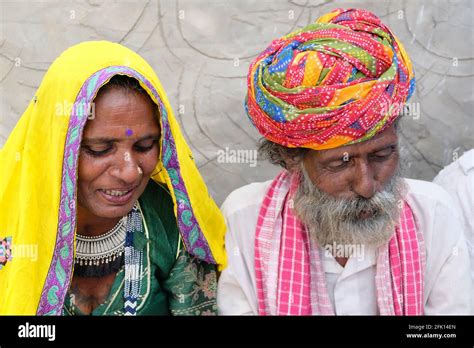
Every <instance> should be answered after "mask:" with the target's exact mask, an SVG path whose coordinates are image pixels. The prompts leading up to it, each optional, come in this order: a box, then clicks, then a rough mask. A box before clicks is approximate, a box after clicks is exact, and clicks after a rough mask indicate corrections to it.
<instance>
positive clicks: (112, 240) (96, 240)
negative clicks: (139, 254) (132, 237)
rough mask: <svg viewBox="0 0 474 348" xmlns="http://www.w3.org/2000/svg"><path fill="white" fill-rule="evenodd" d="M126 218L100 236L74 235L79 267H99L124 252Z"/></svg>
mask: <svg viewBox="0 0 474 348" xmlns="http://www.w3.org/2000/svg"><path fill="white" fill-rule="evenodd" d="M126 218H127V217H126V216H124V217H123V218H121V219H120V221H119V222H118V223H117V224H116V225H115V226H114V227H113V228H112V229H111V230H110V231H108V232H107V233H105V234H102V235H100V236H82V235H80V234H76V258H75V261H74V263H75V264H76V265H79V266H100V265H103V264H108V263H109V262H113V261H115V260H116V259H117V258H118V257H121V256H122V255H123V253H124V250H125V235H126V228H125V222H126Z"/></svg>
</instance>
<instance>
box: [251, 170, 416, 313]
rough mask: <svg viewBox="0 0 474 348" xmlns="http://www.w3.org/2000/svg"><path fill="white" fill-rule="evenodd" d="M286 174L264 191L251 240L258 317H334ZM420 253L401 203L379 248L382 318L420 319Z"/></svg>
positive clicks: (295, 182) (319, 265)
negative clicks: (392, 231) (396, 221)
mask: <svg viewBox="0 0 474 348" xmlns="http://www.w3.org/2000/svg"><path fill="white" fill-rule="evenodd" d="M298 180H299V179H298V177H297V176H296V175H293V176H290V174H289V173H288V172H287V171H283V172H282V173H280V174H279V175H278V176H277V177H276V179H275V180H273V182H272V184H271V185H270V188H269V189H268V191H267V193H266V195H265V198H264V200H263V203H262V207H261V209H260V214H259V217H258V221H257V230H256V237H255V275H256V284H257V295H258V311H259V314H260V315H334V309H333V308H332V304H331V302H330V299H329V295H328V292H327V287H326V279H325V274H324V270H323V267H322V263H321V259H320V257H319V251H318V246H317V245H316V244H315V243H314V242H313V241H312V238H308V234H307V233H306V230H305V227H304V225H303V223H302V222H301V221H300V220H299V219H298V218H297V217H296V216H295V215H294V214H293V213H292V208H293V200H292V199H290V198H291V197H293V194H294V192H295V191H296V189H297V187H298V184H299V181H298ZM424 269H425V249H424V243H423V236H422V234H421V233H419V232H418V231H417V228H416V226H415V221H414V217H413V213H412V211H411V208H410V206H409V205H408V204H407V203H406V202H404V206H403V208H402V211H401V216H400V222H399V224H398V226H397V227H396V229H395V234H394V236H393V237H392V238H391V239H390V241H389V242H388V243H387V244H386V245H384V246H381V247H380V248H379V252H378V258H377V266H376V275H375V282H376V292H377V304H378V307H379V311H380V314H381V315H423V307H424V305H423V275H424Z"/></svg>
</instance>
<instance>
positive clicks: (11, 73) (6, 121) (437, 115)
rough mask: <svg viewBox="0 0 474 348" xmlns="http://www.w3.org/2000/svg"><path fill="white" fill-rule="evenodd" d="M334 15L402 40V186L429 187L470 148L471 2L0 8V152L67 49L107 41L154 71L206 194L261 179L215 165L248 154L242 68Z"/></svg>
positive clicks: (262, 168) (260, 170)
mask: <svg viewBox="0 0 474 348" xmlns="http://www.w3.org/2000/svg"><path fill="white" fill-rule="evenodd" d="M335 7H344V8H348V7H362V8H366V9H368V10H371V11H373V12H374V13H376V14H377V15H378V16H379V17H380V18H382V20H383V21H384V22H385V23H386V24H388V25H389V26H390V27H391V28H392V30H393V31H394V32H395V34H396V35H397V36H398V37H399V39H400V40H401V41H402V42H403V43H404V45H405V48H406V49H407V51H408V53H409V55H410V56H411V58H412V60H413V62H414V65H415V73H416V76H417V90H416V93H415V94H414V97H413V99H412V100H411V102H413V103H415V104H414V106H415V107H419V108H420V109H419V111H420V114H419V115H414V116H409V117H408V116H407V117H405V118H404V121H403V128H402V134H401V135H402V142H403V148H402V153H403V155H404V162H405V168H406V174H407V176H409V177H413V178H419V179H426V180H431V179H432V178H433V177H434V176H435V175H436V174H437V172H438V171H439V170H440V169H441V168H442V167H443V166H445V165H447V164H448V163H450V162H451V161H452V160H453V158H456V157H457V156H460V155H461V154H462V153H463V152H464V151H465V150H466V149H470V148H472V147H474V138H473V136H472V132H473V123H474V122H473V104H474V97H473V59H474V53H473V47H474V45H473V29H474V28H473V19H474V14H473V2H472V1H470V0H451V1H428V0H410V1H322V0H321V1H318V0H290V1H284V0H272V1H268V0H258V1H257V0H234V1H231V0H228V1H224V0H179V1H178V0H176V1H172V0H161V1H159V0H150V1H105V0H104V1H101V0H89V1H3V0H2V1H1V2H0V16H1V17H0V25H1V26H0V145H3V144H4V143H5V141H6V139H7V138H8V135H9V134H10V132H11V130H12V129H13V127H14V126H15V124H16V122H17V120H18V118H19V117H20V116H21V114H22V112H23V110H24V109H25V107H26V105H27V104H28V102H29V100H30V99H31V98H32V97H33V96H34V93H35V90H36V89H37V87H38V86H39V84H40V82H41V80H42V78H43V76H44V74H45V72H46V70H47V69H48V66H49V65H50V64H51V62H52V61H53V60H54V59H55V58H56V57H57V56H58V55H59V54H60V53H61V52H62V51H63V50H65V49H66V48H68V47H69V46H71V45H74V44H76V43H79V42H81V41H85V40H98V39H106V40H111V41H115V42H120V43H122V44H124V45H125V46H127V47H129V48H131V49H133V50H135V51H137V52H138V53H139V54H141V55H142V56H143V57H144V58H145V59H147V60H148V62H149V63H150V64H151V65H152V67H153V68H154V69H155V71H156V72H157V73H158V76H159V77H160V79H161V81H162V83H163V85H164V87H165V89H166V91H167V93H168V97H169V98H170V101H171V103H172V105H173V106H174V109H175V112H176V115H177V117H178V118H179V122H180V123H181V126H182V129H183V131H184V134H185V136H186V138H187V140H188V141H189V144H190V146H191V148H192V150H193V153H194V156H195V159H196V161H197V164H198V166H199V168H200V170H201V173H202V174H203V176H204V178H205V180H206V182H207V183H208V185H209V188H210V192H211V194H212V195H213V196H214V197H215V199H216V200H217V202H218V203H221V202H222V201H223V199H224V198H225V197H226V195H227V194H228V193H230V192H231V191H232V190H233V189H235V188H237V187H239V186H241V185H244V184H246V183H248V182H252V181H257V180H258V181H261V180H267V179H269V178H271V177H272V175H274V174H275V173H276V172H277V168H274V167H272V166H271V165H269V164H268V163H266V162H263V161H261V162H258V164H257V166H256V167H253V164H252V161H249V163H240V164H239V163H228V162H229V161H227V162H226V161H225V158H224V161H222V157H219V154H221V152H220V151H227V154H232V151H234V150H238V149H241V150H242V149H243V150H252V149H254V148H255V143H256V140H257V139H258V138H259V137H258V134H257V132H256V131H255V130H254V129H253V128H252V126H251V124H250V122H249V121H248V120H247V117H246V115H245V112H244V109H243V100H244V96H245V92H246V88H245V86H246V81H245V76H246V73H247V69H248V65H249V63H250V61H251V60H252V59H253V58H254V57H255V56H256V55H257V54H258V53H259V52H260V51H262V50H263V49H264V48H265V47H266V46H267V45H268V44H269V43H270V42H271V40H273V39H275V38H277V37H279V36H281V35H284V34H286V33H288V32H289V31H291V30H293V29H295V28H299V27H302V26H304V25H306V24H308V23H310V22H312V21H314V20H315V19H316V18H317V17H319V15H321V14H322V13H325V12H328V11H329V10H331V9H333V8H335Z"/></svg>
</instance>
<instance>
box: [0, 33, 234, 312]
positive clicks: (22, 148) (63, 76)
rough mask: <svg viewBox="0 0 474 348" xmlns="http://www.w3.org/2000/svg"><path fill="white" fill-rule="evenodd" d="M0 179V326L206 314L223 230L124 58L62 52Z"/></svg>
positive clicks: (221, 255) (144, 72)
mask: <svg viewBox="0 0 474 348" xmlns="http://www.w3.org/2000/svg"><path fill="white" fill-rule="evenodd" d="M0 168H1V174H0V198H1V201H0V241H2V243H0V245H2V246H1V247H0V249H1V250H3V259H2V260H3V262H2V266H3V267H2V268H1V269H0V313H1V314H37V315H61V314H64V315H81V314H91V315H150V314H151V315H166V314H174V315H188V314H190V315H194V314H196V315H199V314H214V313H215V311H216V304H215V292H216V270H217V267H218V268H219V269H222V268H223V267H225V262H226V256H225V251H224V232H225V225H224V221H223V218H222V216H221V214H220V212H219V210H218V208H217V206H216V205H215V203H214V201H213V200H212V198H211V197H210V196H209V194H208V193H207V189H206V186H205V184H204V182H203V180H202V178H201V176H200V174H199V172H198V170H197V168H196V166H195V164H194V162H193V158H192V155H191V151H190V150H189V148H188V146H187V144H186V142H185V140H184V138H183V136H182V135H181V132H180V130H179V126H178V124H177V122H176V120H175V119H174V117H173V113H172V110H171V107H170V105H169V102H168V100H167V98H166V96H165V93H164V91H163V88H162V86H161V84H160V82H159V80H158V78H157V76H156V75H155V73H154V71H153V70H152V68H151V67H150V66H149V65H148V63H147V62H145V61H144V60H143V59H142V58H141V57H140V56H138V55H137V54H136V53H134V52H132V51H130V50H129V49H127V48H125V47H123V46H121V45H118V44H114V43H110V42H104V41H101V42H85V43H81V44H79V45H77V46H74V47H71V48H69V49H68V50H66V51H65V52H64V53H63V54H62V55H61V56H60V57H59V58H58V59H57V60H56V61H55V62H54V63H53V64H52V65H51V67H50V69H49V70H48V72H47V74H46V76H45V77H44V80H43V82H42V83H41V86H40V87H39V89H38V91H37V93H36V95H35V97H34V98H33V100H32V101H31V102H30V104H29V106H28V108H27V110H26V111H25V113H24V114H23V116H22V117H21V119H20V120H19V122H18V124H17V126H16V127H15V129H14V130H13V132H12V133H11V135H10V137H9V138H8V140H7V142H6V144H5V146H4V147H3V149H2V150H1V152H0ZM150 179H151V180H150ZM35 248H36V249H37V260H35V258H33V257H31V254H32V253H31V252H30V253H29V252H24V251H28V250H34V249H35ZM20 251H22V252H20ZM0 256H2V252H1V251H0Z"/></svg>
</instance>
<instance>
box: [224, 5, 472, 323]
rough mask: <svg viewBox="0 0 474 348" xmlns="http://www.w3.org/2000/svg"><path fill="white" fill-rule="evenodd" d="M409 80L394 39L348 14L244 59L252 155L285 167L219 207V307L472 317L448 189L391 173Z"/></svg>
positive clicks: (327, 18)
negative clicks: (256, 139) (222, 252)
mask: <svg viewBox="0 0 474 348" xmlns="http://www.w3.org/2000/svg"><path fill="white" fill-rule="evenodd" d="M414 82H415V79H414V74H413V68H412V65H411V62H410V59H409V57H408V56H407V54H406V52H405V50H404V48H403V46H402V45H401V43H400V42H399V41H398V40H397V39H396V38H395V36H394V35H393V33H392V32H391V31H390V29H389V28H387V27H386V26H385V25H384V24H383V23H381V21H380V20H379V19H378V18H377V17H376V16H375V15H374V14H372V13H370V12H367V11H365V10H357V9H350V10H342V9H337V10H335V11H333V12H331V13H328V14H326V15H324V16H322V17H321V18H319V19H318V21H317V22H316V23H314V24H311V25H308V26H307V27H305V28H303V29H301V30H297V31H295V32H293V33H291V34H289V35H287V36H284V37H282V38H280V39H277V40H275V41H273V42H272V43H271V45H270V46H269V47H268V48H267V49H266V50H265V51H264V52H263V53H262V54H260V55H259V56H258V57H257V59H256V60H255V61H254V62H253V63H252V64H251V66H250V69H249V75H248V94H247V99H246V109H247V113H248V116H249V117H250V119H251V120H252V122H253V124H254V125H255V126H256V128H257V129H258V131H259V132H260V134H262V136H263V137H264V138H265V139H264V140H263V142H262V143H261V144H260V148H259V150H260V152H261V153H263V154H264V155H265V156H266V157H267V158H268V159H269V160H270V161H271V162H272V163H274V164H279V165H281V166H283V167H284V168H285V170H283V171H282V172H281V173H280V174H279V175H278V176H277V177H276V178H275V179H274V180H272V181H268V182H265V183H254V184H250V185H247V186H245V187H242V188H240V189H238V190H236V191H234V192H233V193H231V194H230V195H229V197H228V198H227V199H226V201H225V202H224V204H223V206H222V210H223V212H224V215H225V218H226V221H227V226H228V232H227V236H226V248H227V252H228V257H229V266H228V267H227V269H225V270H224V271H223V273H222V275H221V278H220V280H219V285H218V308H219V311H220V313H221V314H259V315H333V314H337V315H341V314H342V315H344V314H367V315H423V314H463V313H468V312H469V302H470V296H471V289H470V286H471V285H470V280H469V259H468V253H467V249H466V243H465V240H464V236H463V234H462V229H461V226H460V223H459V221H458V220H456V218H455V216H456V214H455V212H454V211H453V205H452V204H451V199H450V197H449V195H448V194H447V193H446V192H445V191H443V190H442V189H441V188H440V187H438V186H436V185H434V184H431V183H428V182H423V181H418V180H409V179H404V178H401V177H400V175H399V172H398V168H399V153H398V136H397V127H400V125H399V124H398V122H397V118H398V116H399V115H400V108H401V106H403V105H404V104H405V102H406V101H407V100H408V98H409V97H410V95H411V94H412V92H413V90H414V85H415V83H414ZM454 284H455V285H456V289H454V288H453V285H454Z"/></svg>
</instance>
